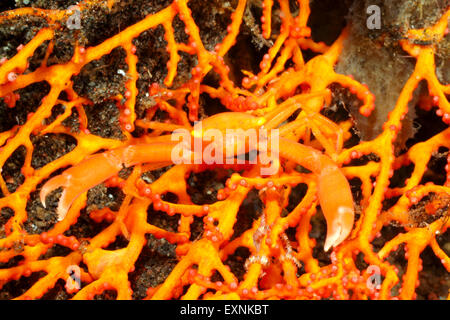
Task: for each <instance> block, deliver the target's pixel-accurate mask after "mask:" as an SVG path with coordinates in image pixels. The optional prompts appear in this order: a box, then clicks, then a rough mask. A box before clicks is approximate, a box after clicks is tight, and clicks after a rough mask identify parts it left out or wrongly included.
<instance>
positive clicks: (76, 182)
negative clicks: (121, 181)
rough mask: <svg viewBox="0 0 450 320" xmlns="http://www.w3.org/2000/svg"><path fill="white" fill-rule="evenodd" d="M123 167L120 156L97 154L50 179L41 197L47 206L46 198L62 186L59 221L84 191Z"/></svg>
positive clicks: (57, 210) (58, 212) (58, 209)
mask: <svg viewBox="0 0 450 320" xmlns="http://www.w3.org/2000/svg"><path fill="white" fill-rule="evenodd" d="M120 169H122V163H121V160H120V158H118V157H117V156H114V155H113V154H111V153H101V154H96V155H94V156H92V157H90V158H88V159H86V160H83V161H81V162H80V163H79V164H77V165H75V166H73V167H72V168H70V169H68V170H66V171H64V172H63V173H62V174H61V175H59V176H56V177H53V178H51V179H50V180H48V181H47V182H46V183H45V184H44V186H43V187H42V189H41V192H40V195H39V196H40V199H41V202H42V203H43V204H44V206H45V199H46V198H47V196H48V195H49V194H50V193H51V192H52V191H54V190H56V189H57V188H59V187H62V188H63V189H64V190H63V192H62V195H61V198H60V199H59V203H58V208H57V209H56V213H57V214H58V221H61V220H63V219H64V217H65V216H66V214H67V211H68V210H69V208H70V206H71V205H72V203H73V202H74V201H75V199H76V198H78V197H79V196H80V195H81V194H82V193H83V192H85V191H87V190H89V189H90V188H92V187H95V186H96V185H98V184H100V183H101V182H103V181H105V180H107V179H109V178H111V177H112V176H114V175H115V174H117V172H119V171H120Z"/></svg>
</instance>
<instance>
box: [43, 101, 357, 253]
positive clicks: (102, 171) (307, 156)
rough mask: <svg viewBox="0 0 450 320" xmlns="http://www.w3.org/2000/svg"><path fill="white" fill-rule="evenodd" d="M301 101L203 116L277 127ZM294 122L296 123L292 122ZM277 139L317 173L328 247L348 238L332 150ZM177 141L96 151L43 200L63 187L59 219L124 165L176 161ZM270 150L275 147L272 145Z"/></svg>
mask: <svg viewBox="0 0 450 320" xmlns="http://www.w3.org/2000/svg"><path fill="white" fill-rule="evenodd" d="M309 96H310V95H309ZM300 107H301V105H300V104H292V105H290V106H289V107H288V108H284V106H283V107H278V108H275V110H273V111H271V112H269V113H267V115H266V116H259V117H258V116H255V115H252V114H251V113H245V112H224V113H220V114H217V115H214V116H212V117H209V118H207V119H205V120H204V121H202V130H203V132H204V131H206V130H208V129H216V130H219V131H220V132H222V133H224V134H225V132H226V130H229V129H230V128H234V127H236V128H240V129H242V130H244V131H246V130H249V129H260V128H264V129H266V130H274V129H275V128H276V127H278V126H279V125H280V124H281V123H282V122H284V121H285V120H287V118H288V117H289V116H291V115H292V113H293V112H294V111H295V110H297V109H299V108H300ZM283 108H284V109H283ZM290 126H291V129H292V124H290ZM282 128H283V127H280V130H281V131H283V130H282ZM192 139H193V140H195V139H202V142H203V145H204V146H203V148H205V147H206V146H208V145H209V144H210V143H212V142H211V141H207V140H205V139H204V137H203V135H202V133H200V134H199V133H198V132H196V131H192ZM277 142H278V143H279V145H278V146H277V147H278V148H277V149H278V150H279V155H280V157H281V158H282V159H286V160H289V161H292V162H294V163H296V164H298V165H301V166H303V167H305V168H306V169H308V170H310V171H312V172H313V173H314V174H316V175H317V182H318V199H319V203H320V205H321V207H322V211H323V213H324V216H325V218H326V221H327V237H326V241H325V245H324V249H325V251H328V250H329V249H330V248H331V247H335V246H337V245H339V244H340V243H341V242H342V241H344V240H345V239H346V238H347V236H348V235H349V234H350V232H351V230H352V228H353V222H354V205H353V203H354V202H353V197H352V194H351V190H350V185H349V183H348V181H347V179H346V178H345V176H344V175H343V173H342V172H341V170H340V169H339V167H338V166H337V165H336V163H335V162H334V161H333V160H332V159H331V158H330V157H328V156H327V155H324V154H323V153H321V152H320V151H318V150H316V149H314V148H312V147H309V146H305V145H303V144H300V143H298V142H296V141H294V140H291V139H288V138H285V137H283V135H281V136H280V137H279V140H278V141H277ZM235 144H236V143H235ZM177 145H178V143H177V142H174V141H171V136H170V135H163V136H159V137H154V138H152V141H151V142H150V143H145V144H142V143H141V144H130V145H127V146H125V147H121V148H117V149H113V150H109V151H106V152H103V153H100V154H95V155H93V156H91V157H90V158H88V159H85V160H83V161H82V162H80V163H79V164H77V165H75V166H73V167H72V168H70V169H68V170H66V171H65V172H64V173H63V174H61V175H58V176H56V177H53V178H52V179H50V180H48V181H47V182H46V183H45V185H44V186H43V187H42V189H41V192H40V199H41V202H42V203H45V199H46V197H47V195H48V194H49V193H51V192H52V191H54V190H55V189H57V188H59V187H63V189H64V191H63V193H62V195H61V198H60V200H59V205H58V208H57V213H58V216H59V220H62V219H64V217H65V215H66V213H67V211H68V209H69V207H70V206H71V204H72V203H73V202H74V201H75V199H76V198H77V197H78V196H79V195H80V194H81V193H83V192H85V191H87V190H88V189H90V188H92V187H94V186H96V185H98V184H100V183H101V182H103V181H105V180H107V179H109V178H111V177H112V176H114V175H116V174H117V173H118V172H119V171H120V170H121V169H122V168H123V166H125V167H130V166H134V165H136V164H140V163H153V164H161V167H164V166H166V165H167V164H172V163H173V152H174V149H175V147H177ZM260 146H261V145H260V144H259V143H256V144H254V143H252V142H250V141H247V142H246V145H245V148H244V149H242V148H238V146H237V145H235V146H234V148H233V149H234V153H233V156H234V157H237V156H239V155H243V154H245V153H248V152H251V151H261V148H260ZM189 151H190V150H188V152H189ZM218 151H219V152H221V156H222V157H225V156H226V155H225V150H218ZM270 151H273V148H272V150H270ZM188 155H189V157H191V159H193V158H194V157H196V156H198V154H196V151H195V150H194V151H190V153H188ZM227 155H228V154H227ZM224 160H225V159H224ZM222 163H225V161H223V162H222Z"/></svg>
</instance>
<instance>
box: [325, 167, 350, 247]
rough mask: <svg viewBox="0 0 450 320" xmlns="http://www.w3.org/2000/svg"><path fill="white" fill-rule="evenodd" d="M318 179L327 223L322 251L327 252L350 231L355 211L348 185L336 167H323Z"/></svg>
mask: <svg viewBox="0 0 450 320" xmlns="http://www.w3.org/2000/svg"><path fill="white" fill-rule="evenodd" d="M318 178H319V180H318V189H319V190H318V195H319V202H320V206H321V208H322V211H323V214H324V216H325V219H326V221H327V237H326V239H325V245H324V250H325V251H328V250H329V249H330V248H331V247H336V246H337V245H339V244H340V243H342V241H344V240H345V239H346V238H347V237H348V235H349V234H350V232H351V231H352V229H353V223H354V218H355V210H354V206H353V198H352V194H351V192H350V185H349V184H348V181H347V179H346V178H345V177H344V175H343V174H342V173H341V172H340V170H339V169H338V168H337V167H333V166H328V167H325V168H324V169H323V170H322V172H321V173H320V175H319V177H318Z"/></svg>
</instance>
